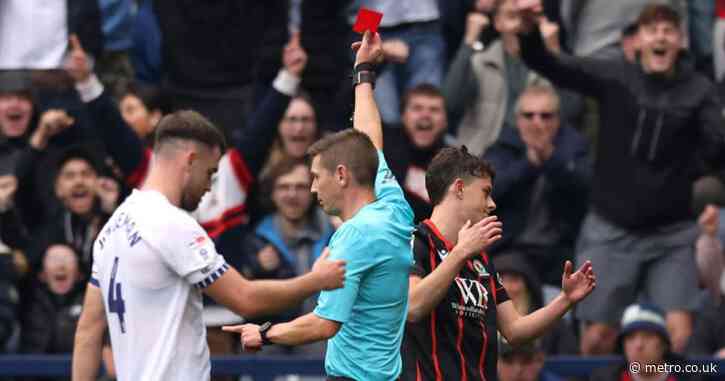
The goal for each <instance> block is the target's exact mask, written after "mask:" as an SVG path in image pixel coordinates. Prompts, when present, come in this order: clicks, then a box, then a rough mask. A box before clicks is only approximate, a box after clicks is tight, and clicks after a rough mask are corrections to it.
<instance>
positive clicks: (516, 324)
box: [496, 261, 596, 345]
mask: <svg viewBox="0 0 725 381" xmlns="http://www.w3.org/2000/svg"><path fill="white" fill-rule="evenodd" d="M573 267H574V265H573V264H572V263H571V261H566V263H565V264H564V274H562V276H561V278H562V279H561V286H562V287H561V289H562V291H561V293H560V294H559V296H557V297H556V298H555V299H554V300H552V301H551V302H550V303H549V304H547V305H546V306H544V307H542V308H539V309H538V310H536V311H534V312H532V313H530V314H528V315H526V316H521V315H519V313H518V312H517V311H516V308H515V307H514V305H513V302H512V301H510V300H508V301H506V302H503V303H501V304H499V305H498V307H497V309H496V313H497V323H498V330H499V331H500V332H501V334H503V335H504V337H506V340H508V342H509V343H511V344H512V345H518V344H521V343H525V342H527V341H529V340H532V339H534V338H536V337H539V336H541V335H542V334H544V333H545V332H546V331H548V330H549V329H551V327H553V326H554V324H556V322H557V321H559V319H561V317H562V316H564V314H565V313H566V312H567V311H568V310H569V309H571V308H572V307H573V306H574V305H575V304H576V303H578V302H579V301H580V300H582V299H584V298H585V297H587V295H589V293H591V292H592V290H593V289H594V287H595V286H596V276H595V275H594V270H593V269H592V263H591V262H589V261H587V262H586V263H584V264H583V265H582V266H581V267H580V268H579V270H578V271H577V272H575V273H572V269H573Z"/></svg>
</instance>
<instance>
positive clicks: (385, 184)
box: [375, 150, 413, 219]
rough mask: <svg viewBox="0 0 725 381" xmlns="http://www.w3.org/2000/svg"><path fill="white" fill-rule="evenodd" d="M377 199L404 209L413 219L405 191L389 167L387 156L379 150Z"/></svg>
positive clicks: (376, 185) (376, 179)
mask: <svg viewBox="0 0 725 381" xmlns="http://www.w3.org/2000/svg"><path fill="white" fill-rule="evenodd" d="M375 197H377V199H378V200H379V201H383V202H386V203H391V204H394V205H397V206H400V207H402V208H403V209H404V210H405V211H406V213H410V215H411V219H412V215H413V210H412V209H411V208H410V205H409V204H408V201H407V200H406V199H405V195H404V194H403V189H402V188H401V187H400V184H398V180H396V179H395V175H393V171H391V170H390V168H389V167H388V162H387V161H385V155H383V151H382V150H378V173H377V174H376V176H375Z"/></svg>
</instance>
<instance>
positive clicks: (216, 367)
mask: <svg viewBox="0 0 725 381" xmlns="http://www.w3.org/2000/svg"><path fill="white" fill-rule="evenodd" d="M618 360H619V358H618V357H574V356H571V357H570V356H552V357H549V358H548V359H547V360H546V365H545V369H547V370H548V371H550V372H552V373H555V374H558V375H560V376H563V377H586V376H588V375H589V374H590V373H591V371H592V370H593V369H595V368H598V367H603V366H607V365H609V364H612V363H613V362H615V361H618ZM691 363H693V364H703V365H704V364H715V365H716V366H715V367H716V368H717V373H715V374H709V376H710V378H709V379H711V380H725V360H715V359H710V358H696V359H692V360H691ZM70 370H71V357H70V355H4V356H0V377H14V376H56V377H58V376H60V377H62V376H69V375H70ZM212 374H214V375H228V376H242V375H244V376H249V377H251V378H252V379H254V381H271V380H273V379H274V378H275V377H276V376H279V375H285V374H299V375H324V366H323V360H322V359H319V358H304V357H292V356H215V357H212Z"/></svg>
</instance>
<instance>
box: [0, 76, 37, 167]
mask: <svg viewBox="0 0 725 381" xmlns="http://www.w3.org/2000/svg"><path fill="white" fill-rule="evenodd" d="M34 109H35V107H34V104H33V94H32V90H31V83H30V76H29V75H28V74H27V73H26V72H23V71H19V70H17V71H0V162H2V163H10V164H11V166H12V171H13V172H14V167H15V163H16V162H17V160H18V155H19V154H20V152H21V151H22V150H23V149H24V148H25V147H26V146H27V144H28V143H27V139H28V134H29V133H30V126H31V124H32V120H33V111H34Z"/></svg>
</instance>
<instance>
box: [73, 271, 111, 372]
mask: <svg viewBox="0 0 725 381" xmlns="http://www.w3.org/2000/svg"><path fill="white" fill-rule="evenodd" d="M106 326H107V323H106V312H105V310H104V308H103V296H102V295H101V289H100V288H98V287H96V286H94V285H92V284H89V285H88V288H87V289H86V296H85V300H84V301H83V312H82V313H81V317H80V320H79V321H78V328H77V329H76V336H75V343H74V345H73V370H72V372H73V373H72V377H73V381H95V379H96V376H97V375H98V368H99V367H100V366H101V348H102V346H103V333H104V332H105V331H106Z"/></svg>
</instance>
